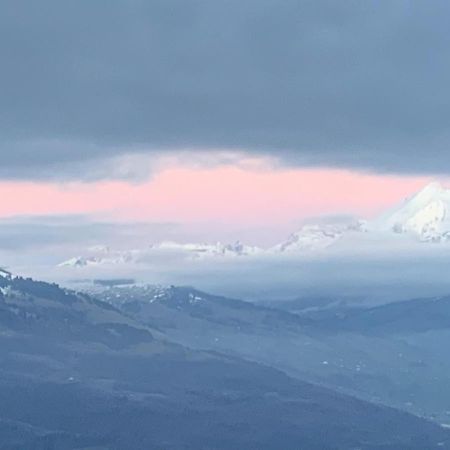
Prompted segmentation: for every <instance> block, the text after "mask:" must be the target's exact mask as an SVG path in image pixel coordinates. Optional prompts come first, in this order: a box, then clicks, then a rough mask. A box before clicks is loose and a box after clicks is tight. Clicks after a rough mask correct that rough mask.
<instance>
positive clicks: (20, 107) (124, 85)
mask: <svg viewBox="0 0 450 450" xmlns="http://www.w3.org/2000/svg"><path fill="white" fill-rule="evenodd" d="M449 17H450V3H448V2H447V1H434V2H431V3H430V2H409V1H405V0H396V1H389V2H378V1H374V2H370V1H364V2H361V1H346V2H342V1H322V0H320V1H319V0H314V1H298V0H295V1H290V0H285V1H277V0H248V1H242V0H239V1H237V0H236V1H235V0H229V1H226V2H224V1H216V0H145V1H144V0H127V1H125V0H120V1H119V0H111V1H108V2H105V1H98V0H79V1H76V2H61V1H59V0H41V1H39V2H35V1H21V0H4V1H2V2H1V5H0V30H1V39H0V53H1V55H2V70H1V71H0V83H1V84H0V85H1V90H2V96H1V102H0V136H1V138H0V153H1V157H2V165H1V168H0V176H3V177H27V178H30V177H48V176H54V175H55V169H57V170H58V171H65V172H66V173H67V176H69V175H71V176H75V177H77V176H78V177H81V176H82V175H83V172H82V171H80V170H78V167H79V166H78V165H77V166H76V167H77V170H75V171H74V170H73V164H74V162H75V161H77V164H80V162H83V161H92V162H91V164H99V160H98V158H99V157H104V156H111V155H118V154H121V153H124V152H127V151H130V150H140V151H161V150H167V149H183V148H191V149H192V148H199V149H208V148H211V147H214V148H228V149H229V148H238V149H246V150H249V151H254V152H259V153H264V152H268V153H271V154H274V155H277V156H282V157H283V158H284V161H285V162H286V163H288V164H313V165H327V166H330V165H337V166H345V167H356V168H364V169H370V170H377V171H399V172H431V173H441V172H448V171H449V170H450V164H447V163H450V152H449V143H450V133H449V130H448V120H449V119H448V117H449V113H450V90H449V89H448V80H449V79H450V58H448V49H449V48H450V28H449V27H448V20H449ZM25 162H26V164H25ZM25 165H26V166H27V167H25ZM30 167H32V168H33V169H30ZM49 168H51V169H49ZM74 172H75V173H74ZM59 173H60V174H61V172H59ZM104 175H105V174H104V173H103V172H102V176H104ZM113 175H115V174H113Z"/></svg>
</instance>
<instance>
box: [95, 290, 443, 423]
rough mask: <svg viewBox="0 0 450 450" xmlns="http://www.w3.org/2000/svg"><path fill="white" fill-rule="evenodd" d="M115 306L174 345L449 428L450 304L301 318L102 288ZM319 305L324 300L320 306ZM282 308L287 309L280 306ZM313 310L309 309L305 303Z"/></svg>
mask: <svg viewBox="0 0 450 450" xmlns="http://www.w3.org/2000/svg"><path fill="white" fill-rule="evenodd" d="M91 292H92V293H93V295H95V296H98V297H99V298H101V299H102V300H104V301H107V302H110V303H111V304H113V305H115V307H117V308H119V309H120V310H122V311H123V312H124V314H126V315H128V316H129V317H132V318H133V319H135V320H136V321H138V322H140V323H141V324H143V325H148V326H152V327H153V328H154V329H158V330H159V332H161V333H163V334H164V335H165V336H167V338H168V339H170V340H172V341H175V342H178V343H180V344H181V343H182V344H184V345H188V346H190V347H192V348H196V349H199V350H214V351H219V352H221V353H226V354H229V355H232V356H233V357H241V358H245V359H247V360H252V361H256V362H259V363H264V364H266V365H270V366H272V367H274V368H277V369H281V370H283V371H284V372H286V373H288V374H289V375H291V376H294V377H296V378H299V379H301V380H307V381H310V382H313V383H319V384H322V385H324V386H328V387H331V388H333V389H335V390H339V391H340V392H344V393H347V394H351V395H354V396H358V397H360V398H362V399H365V400H368V401H371V402H377V403H383V404H385V405H388V406H393V407H396V408H400V409H403V410H405V411H409V412H412V413H414V414H417V415H420V416H425V417H428V418H430V419H433V420H436V421H438V422H440V423H443V424H448V423H450V413H449V406H448V405H449V404H450V391H449V390H448V379H449V377H450V362H449V361H448V358H447V356H446V355H447V346H446V342H448V340H449V338H450V301H449V299H445V298H444V299H434V300H431V301H428V300H418V301H409V302H402V303H393V304H391V305H385V306H382V307H376V308H369V309H361V308H357V307H348V306H347V305H345V304H342V305H340V304H339V303H336V304H334V305H332V306H331V307H330V306H329V303H328V302H324V303H323V308H321V307H320V305H318V306H316V308H311V305H310V304H309V303H307V302H302V305H303V306H302V307H303V308H304V309H303V310H299V308H300V304H299V303H297V302H294V303H287V304H286V305H283V307H293V309H294V310H295V311H296V314H293V313H291V312H289V311H288V310H285V311H281V310H278V309H276V308H275V306H276V303H273V304H272V307H265V306H262V305H258V304H252V303H248V302H243V301H239V300H233V299H228V298H224V297H219V296H214V295H211V294H207V293H204V292H201V291H198V290H196V289H194V288H190V287H176V286H166V287H164V286H148V285H129V286H116V287H109V288H105V287H100V286H97V287H95V288H94V289H93V290H92V291H91ZM316 303H317V302H316ZM280 306H282V304H280ZM305 306H306V307H305Z"/></svg>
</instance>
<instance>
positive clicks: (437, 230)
mask: <svg viewBox="0 0 450 450" xmlns="http://www.w3.org/2000/svg"><path fill="white" fill-rule="evenodd" d="M376 225H377V226H378V228H379V229H381V230H386V231H393V232H395V233H406V234H411V235H415V236H417V237H418V238H419V239H420V240H421V241H432V242H440V241H446V240H449V238H450V189H446V188H444V187H443V186H441V185H440V184H439V183H437V182H433V183H430V184H428V185H427V186H425V187H424V188H423V189H422V190H421V191H419V192H418V193H417V194H415V195H413V196H412V197H410V198H408V199H406V200H405V201H404V202H403V203H402V204H400V205H399V206H397V207H396V208H394V209H392V210H391V211H389V212H388V213H387V214H384V215H382V216H381V217H380V219H379V220H378V221H377V222H376Z"/></svg>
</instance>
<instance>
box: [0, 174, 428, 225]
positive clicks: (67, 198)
mask: <svg viewBox="0 0 450 450" xmlns="http://www.w3.org/2000/svg"><path fill="white" fill-rule="evenodd" d="M429 181H430V179H429V178H425V177H399V176H383V175H373V174H362V173H357V172H351V171H344V170H335V169H277V170H273V169H268V168H267V169H264V170H252V169H248V168H240V167H236V166H220V167H213V168H211V167H209V168H195V169H193V168H186V167H183V166H178V167H172V168H167V169H165V170H162V171H160V172H159V173H157V174H156V175H155V176H153V177H152V178H151V179H150V180H148V181H147V182H144V183H140V184H133V183H129V182H123V181H106V182H105V181H103V182H95V183H70V184H69V183H68V184H54V183H44V182H42V183H30V182H1V183H0V194H1V198H2V201H1V203H0V217H7V216H14V215H33V214H38V215H42V214H72V213H76V214H80V213H81V214H94V215H96V216H99V217H103V218H108V219H111V218H114V219H117V220H145V221H158V222H161V221H162V222H165V221H168V222H180V223H201V222H216V223H224V224H226V223H229V224H234V225H242V226H254V225H256V224H259V225H261V224H264V225H268V226H274V225H276V224H281V223H288V222H298V221H300V220H302V219H305V218H307V217H311V216H319V215H328V214H340V213H345V214H355V215H358V216H361V217H367V218H369V217H371V216H373V215H375V214H377V213H378V212H380V211H381V210H382V209H384V208H386V207H389V206H391V205H393V204H395V203H396V202H398V201H400V200H402V199H403V198H404V197H406V196H408V195H410V194H412V193H414V192H415V191H417V190H419V189H420V188H422V187H423V185H424V184H426V183H427V182H429Z"/></svg>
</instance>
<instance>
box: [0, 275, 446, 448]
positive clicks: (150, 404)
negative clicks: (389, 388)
mask: <svg viewBox="0 0 450 450" xmlns="http://www.w3.org/2000/svg"><path fill="white" fill-rule="evenodd" d="M0 287H1V294H0V359H1V361H2V364H1V366H0V367H1V368H0V449H5V450H6V449H8V450H12V449H17V450H19V449H20V450H23V449H27V450H37V449H42V450H43V449H45V450H51V449H55V450H56V449H58V450H64V449H76V448H78V449H82V448H84V449H88V448H90V449H92V448H96V449H136V450H140V449H142V450H144V449H146V450H147V449H150V448H158V449H159V448H161V449H196V450H198V449H232V448H245V449H258V450H263V449H280V448H283V449H296V450H298V449H299V448H307V449H311V450H314V449H321V450H325V449H349V448H364V449H399V448H402V449H421V450H422V449H424V448H430V449H431V448H450V434H449V432H448V431H447V430H445V429H443V428H441V427H439V426H437V425H435V424H433V423H431V422H427V421H425V420H422V419H419V418H416V417H414V416H411V415H408V414H405V413H401V412H398V411H396V410H393V409H390V408H386V407H380V406H375V405H372V404H369V403H367V402H363V401H360V400H356V399H353V398H351V397H348V396H345V395H342V394H338V393H335V392H333V391H330V390H327V389H324V388H321V387H317V386H314V385H311V384H308V383H305V382H300V381H298V380H295V379H293V378H290V377H288V376H286V375H284V374H283V373H281V372H279V371H277V370H274V369H271V368H268V367H264V366H261V365H258V364H254V363H250V362H246V361H244V360H241V359H239V358H234V357H227V356H223V355H220V354H217V353H209V352H203V351H193V350H189V349H187V348H185V347H182V346H179V345H174V344H170V343H168V342H166V341H164V340H162V339H161V338H160V331H158V330H156V329H155V328H150V327H148V326H145V325H143V324H139V323H138V322H136V321H135V320H134V319H132V318H130V317H129V316H127V315H125V314H123V313H122V312H120V311H119V310H118V309H117V308H116V307H115V306H111V305H109V304H107V303H104V302H102V301H99V300H94V299H92V298H91V297H90V296H88V295H84V294H76V293H74V292H72V291H68V290H64V289H61V288H59V287H58V286H56V285H53V284H47V283H42V282H36V281H33V280H30V279H23V278H15V277H12V276H10V275H9V274H3V275H2V276H0Z"/></svg>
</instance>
